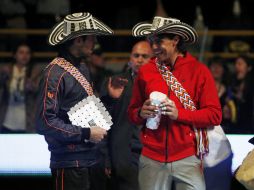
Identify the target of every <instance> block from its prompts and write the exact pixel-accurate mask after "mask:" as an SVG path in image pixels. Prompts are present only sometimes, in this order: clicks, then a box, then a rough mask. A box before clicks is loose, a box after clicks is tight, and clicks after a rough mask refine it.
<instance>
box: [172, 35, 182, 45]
mask: <svg viewBox="0 0 254 190" xmlns="http://www.w3.org/2000/svg"><path fill="white" fill-rule="evenodd" d="M179 41H180V37H179V36H174V38H173V44H174V46H176V45H177V44H178V42H179Z"/></svg>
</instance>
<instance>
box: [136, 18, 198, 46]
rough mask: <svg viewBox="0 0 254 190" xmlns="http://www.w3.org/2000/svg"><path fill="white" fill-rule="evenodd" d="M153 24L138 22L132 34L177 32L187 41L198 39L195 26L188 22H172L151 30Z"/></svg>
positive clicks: (140, 35) (137, 35)
mask: <svg viewBox="0 0 254 190" xmlns="http://www.w3.org/2000/svg"><path fill="white" fill-rule="evenodd" d="M151 28H152V24H150V23H144V22H143V23H138V24H137V25H135V26H134V27H133V29H132V35H133V36H135V37H143V36H149V35H153V34H162V33H168V34H176V35H179V36H181V37H182V39H183V41H184V42H186V43H190V44H192V43H195V42H196V41H197V40H198V35H197V32H196V30H195V29H194V28H192V27H191V26H189V25H188V24H185V23H182V22H179V23H170V24H166V25H164V26H162V27H160V28H158V29H156V30H151Z"/></svg>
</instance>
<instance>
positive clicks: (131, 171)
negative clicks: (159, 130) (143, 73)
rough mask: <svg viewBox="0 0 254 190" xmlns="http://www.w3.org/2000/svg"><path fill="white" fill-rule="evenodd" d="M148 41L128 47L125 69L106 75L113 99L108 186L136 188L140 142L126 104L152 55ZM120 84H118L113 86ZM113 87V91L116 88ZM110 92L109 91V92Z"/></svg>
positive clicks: (136, 128) (123, 188)
mask: <svg viewBox="0 0 254 190" xmlns="http://www.w3.org/2000/svg"><path fill="white" fill-rule="evenodd" d="M152 55H153V54H152V49H151V46H150V44H149V43H148V42H147V41H145V40H141V41H138V42H137V43H135V44H134V45H133V47H132V50H131V54H130V59H129V62H128V68H127V70H126V71H125V72H124V73H122V74H119V75H115V76H113V77H111V78H110V79H109V83H108V84H109V85H108V93H109V96H110V97H112V98H114V99H115V103H114V106H113V108H114V109H113V112H112V118H113V122H114V124H113V126H112V128H111V130H110V131H109V136H108V143H109V152H110V159H111V168H112V175H111V179H112V189H114V190H119V189H121V190H138V189H139V184H138V166H139V156H140V153H141V149H142V145H141V142H140V139H139V134H140V131H139V128H138V127H137V126H135V125H133V124H131V123H130V122H129V119H128V117H127V108H128V105H129V103H130V99H131V97H132V87H133V83H134V79H135V78H136V75H137V73H138V71H139V69H140V67H142V66H143V65H144V64H146V63H148V61H149V60H150V58H151V57H152ZM118 86H122V88H120V89H119V88H117V87H118ZM116 91H117V92H116ZM112 92H113V93H112Z"/></svg>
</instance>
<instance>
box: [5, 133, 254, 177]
mask: <svg viewBox="0 0 254 190" xmlns="http://www.w3.org/2000/svg"><path fill="white" fill-rule="evenodd" d="M227 137H228V139H229V141H230V143H231V146H232V149H233V153H234V157H233V165H232V171H235V170H236V169H237V167H238V166H239V165H241V163H242V161H243V159H244V158H245V156H246V155H247V154H248V152H249V151H251V150H252V149H253V148H254V146H253V145H252V144H250V143H249V142H248V140H249V139H250V138H252V137H253V135H227ZM49 161H50V153H49V151H48V146H47V143H46V142H45V140H44V137H43V136H41V135H37V134H17V135H16V134H15V135H13V134H7V135H4V134H1V135H0V174H4V175H6V174H11V175H17V174H21V175H23V174H24V175H33V174H35V175H49V174H50V169H49Z"/></svg>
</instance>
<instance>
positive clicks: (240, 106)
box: [231, 55, 254, 133]
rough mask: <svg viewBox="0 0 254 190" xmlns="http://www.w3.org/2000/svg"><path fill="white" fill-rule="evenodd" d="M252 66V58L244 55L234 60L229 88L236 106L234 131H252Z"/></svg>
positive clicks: (253, 131) (253, 99)
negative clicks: (233, 71) (233, 73)
mask: <svg viewBox="0 0 254 190" xmlns="http://www.w3.org/2000/svg"><path fill="white" fill-rule="evenodd" d="M252 67H253V63H252V60H251V59H250V58H249V57H247V56H245V55H240V56H238V57H237V58H236V60H235V75H234V77H233V82H232V87H231V88H232V91H233V96H234V100H235V102H236V106H237V126H236V131H235V132H236V133H254V130H253V104H254V88H253V84H254V83H253V82H254V81H253V68H252Z"/></svg>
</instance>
